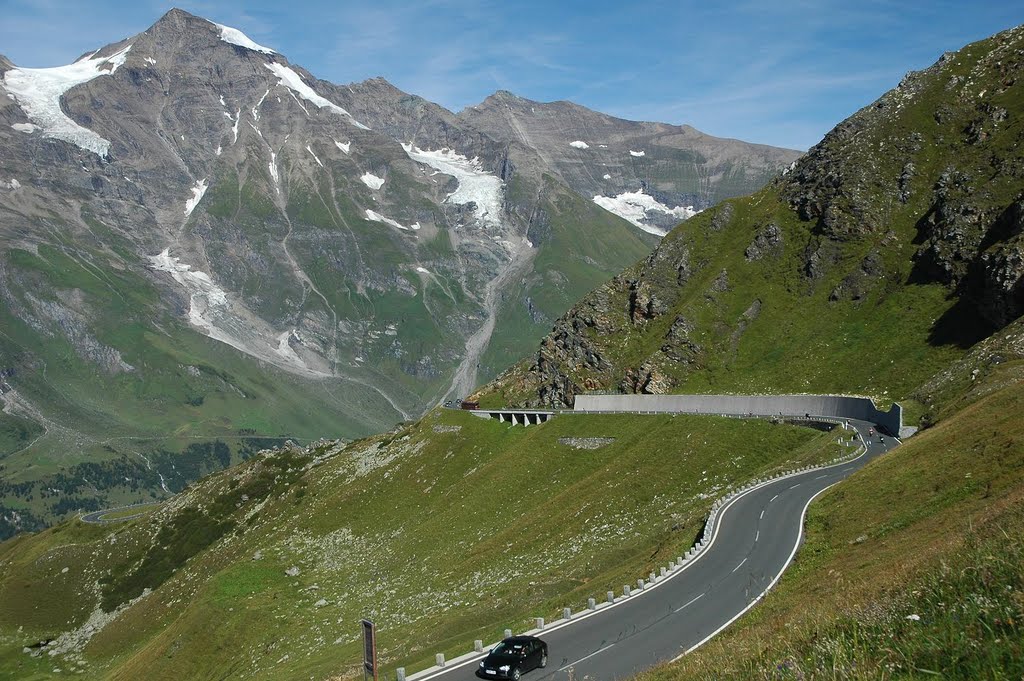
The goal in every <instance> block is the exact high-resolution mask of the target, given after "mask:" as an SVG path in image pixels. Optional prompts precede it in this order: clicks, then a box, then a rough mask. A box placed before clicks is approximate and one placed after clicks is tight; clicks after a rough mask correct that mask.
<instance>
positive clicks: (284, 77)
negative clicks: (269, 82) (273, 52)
mask: <svg viewBox="0 0 1024 681" xmlns="http://www.w3.org/2000/svg"><path fill="white" fill-rule="evenodd" d="M264 66H266V67H267V68H268V69H270V70H271V71H272V72H273V74H274V75H275V76H277V78H278V84H279V85H284V86H285V87H286V88H288V89H289V90H291V91H292V92H294V93H295V94H297V95H298V96H299V97H302V98H303V99H305V100H306V101H307V102H310V103H312V104H315V105H316V106H318V107H320V108H321V109H328V110H330V111H333V112H334V113H336V114H341V115H342V116H345V117H346V118H348V119H349V120H350V121H351V122H352V125H354V126H356V127H357V128H361V129H363V130H369V128H368V127H366V126H365V125H363V124H362V123H360V122H359V121H357V120H356V119H355V118H353V117H352V114H350V113H349V112H348V111H346V110H345V109H343V108H341V107H340V106H338V105H337V104H335V103H334V102H332V101H331V100H329V99H327V98H325V97H321V96H320V95H318V94H317V93H316V92H314V90H313V88H311V87H309V86H308V85H306V82H305V81H304V80H302V76H300V75H299V74H297V73H296V72H295V71H293V70H291V69H290V68H288V67H287V66H285V65H284V64H278V63H277V62H273V63H271V64H264ZM307 113H308V112H307Z"/></svg>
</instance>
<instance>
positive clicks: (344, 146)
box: [334, 140, 352, 154]
mask: <svg viewBox="0 0 1024 681" xmlns="http://www.w3.org/2000/svg"><path fill="white" fill-rule="evenodd" d="M334 146H336V147H338V148H339V149H341V150H342V151H344V152H345V153H346V154H347V153H348V150H349V149H351V148H352V143H351V142H339V141H338V140H334Z"/></svg>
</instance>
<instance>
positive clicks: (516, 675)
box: [512, 667, 523, 681]
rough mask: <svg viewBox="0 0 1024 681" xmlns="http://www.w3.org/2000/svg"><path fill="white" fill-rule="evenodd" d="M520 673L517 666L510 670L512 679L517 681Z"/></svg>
mask: <svg viewBox="0 0 1024 681" xmlns="http://www.w3.org/2000/svg"><path fill="white" fill-rule="evenodd" d="M522 675H523V673H522V672H521V671H519V667H516V668H515V669H513V670H512V681H519V677H520V676H522Z"/></svg>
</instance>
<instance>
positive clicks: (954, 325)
mask: <svg viewBox="0 0 1024 681" xmlns="http://www.w3.org/2000/svg"><path fill="white" fill-rule="evenodd" d="M997 330H998V329H997V328H996V327H995V325H993V324H992V322H990V321H988V320H987V319H985V318H984V317H982V316H981V314H979V313H978V307H977V305H975V304H973V303H972V302H971V301H969V300H967V299H965V298H961V299H960V300H958V301H957V302H956V304H955V305H954V306H953V307H951V308H949V309H948V310H946V312H945V314H943V315H942V316H941V317H939V318H938V319H937V320H935V323H934V324H933V325H932V330H931V332H930V333H929V334H928V342H929V343H930V344H931V345H955V346H956V347H958V348H962V349H965V350H966V349H967V348H969V347H971V346H972V345H974V344H975V343H977V342H978V341H980V340H984V339H985V338H988V337H989V336H991V335H992V334H993V333H995V332H996V331H997Z"/></svg>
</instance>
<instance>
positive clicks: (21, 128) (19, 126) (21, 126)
mask: <svg viewBox="0 0 1024 681" xmlns="http://www.w3.org/2000/svg"><path fill="white" fill-rule="evenodd" d="M11 127H12V128H14V129H15V130H17V131H18V132H23V133H25V134H29V133H33V132H35V131H36V130H39V126H38V125H35V124H33V123H14V124H12V125H11Z"/></svg>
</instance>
